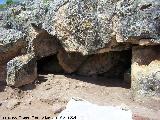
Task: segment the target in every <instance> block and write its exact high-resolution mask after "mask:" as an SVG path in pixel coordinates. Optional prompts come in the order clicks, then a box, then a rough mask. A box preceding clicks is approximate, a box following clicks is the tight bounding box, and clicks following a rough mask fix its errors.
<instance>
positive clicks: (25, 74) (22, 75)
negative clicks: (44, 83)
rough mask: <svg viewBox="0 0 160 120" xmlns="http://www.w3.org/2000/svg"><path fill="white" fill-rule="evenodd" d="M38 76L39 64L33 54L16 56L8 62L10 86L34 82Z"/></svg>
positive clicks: (8, 81)
mask: <svg viewBox="0 0 160 120" xmlns="http://www.w3.org/2000/svg"><path fill="white" fill-rule="evenodd" d="M36 78H37V64H36V59H35V57H34V55H33V54H26V55H22V56H19V57H15V58H14V59H12V60H10V61H9V62H8V63H7V79H6V82H7V84H8V85H9V86H15V87H19V86H22V85H25V84H29V83H32V82H33V81H34V80H35V79H36Z"/></svg>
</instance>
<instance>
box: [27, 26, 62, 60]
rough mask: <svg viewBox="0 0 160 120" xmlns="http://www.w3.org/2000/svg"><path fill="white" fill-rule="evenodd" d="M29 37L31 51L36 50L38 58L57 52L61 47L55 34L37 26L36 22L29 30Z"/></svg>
mask: <svg viewBox="0 0 160 120" xmlns="http://www.w3.org/2000/svg"><path fill="white" fill-rule="evenodd" d="M27 39H28V42H29V46H28V47H29V52H34V53H35V55H36V58H37V59H41V58H43V57H47V56H50V55H53V54H56V53H57V52H58V49H59V48H60V44H59V41H58V39H57V38H56V37H55V36H52V35H50V34H48V33H47V32H46V31H45V30H42V29H40V28H37V26H35V25H34V24H33V25H32V27H30V29H29V30H28V36H27Z"/></svg>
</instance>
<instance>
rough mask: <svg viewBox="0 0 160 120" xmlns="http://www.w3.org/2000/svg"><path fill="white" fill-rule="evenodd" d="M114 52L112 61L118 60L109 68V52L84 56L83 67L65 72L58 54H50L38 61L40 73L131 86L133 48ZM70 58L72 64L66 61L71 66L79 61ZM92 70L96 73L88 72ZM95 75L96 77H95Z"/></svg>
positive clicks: (100, 83) (111, 84)
mask: <svg viewBox="0 0 160 120" xmlns="http://www.w3.org/2000/svg"><path fill="white" fill-rule="evenodd" d="M112 53H113V54H114V57H115V58H114V60H112V58H111V61H116V63H115V64H114V66H112V67H111V68H110V69H109V70H108V69H106V68H107V67H108V66H109V64H110V62H109V63H107V62H104V61H105V59H106V61H107V60H108V59H107V56H106V54H107V53H102V54H95V55H91V56H84V57H86V59H85V60H84V61H83V63H85V64H81V66H80V67H81V68H82V69H79V70H77V71H75V72H72V73H67V72H65V70H64V68H63V67H62V66H61V65H60V64H59V61H58V58H57V54H55V55H50V56H47V57H44V58H41V59H40V60H38V61H37V68H38V74H39V75H47V74H58V75H65V76H67V77H71V78H75V79H78V80H82V81H85V82H90V83H93V84H99V85H106V86H108V83H109V85H110V86H119V87H126V88H130V86H131V59H132V50H131V49H130V50H124V51H114V52H113V51H112ZM104 56H106V57H104ZM116 56H119V57H116ZM65 57H66V56H65ZM73 57H74V56H73ZM75 57H78V56H75ZM96 58H98V59H96ZM67 60H68V59H67ZM70 60H71V61H72V62H71V63H70V62H69V63H70V64H67V63H66V64H67V65H69V66H71V65H75V63H77V61H76V60H75V59H74V58H72V57H71V58H70V59H69V61H70ZM101 60H102V62H101ZM104 63H105V64H104ZM97 69H98V70H97ZM94 70H95V71H96V70H97V71H98V72H101V70H102V71H103V72H101V73H97V72H95V71H94ZM105 70H107V71H105ZM90 71H94V72H95V73H94V74H92V75H90V74H89V73H88V72H90ZM95 76H96V78H94V77H95ZM97 78H98V79H97ZM101 79H102V80H101ZM123 83H125V85H124V86H123Z"/></svg>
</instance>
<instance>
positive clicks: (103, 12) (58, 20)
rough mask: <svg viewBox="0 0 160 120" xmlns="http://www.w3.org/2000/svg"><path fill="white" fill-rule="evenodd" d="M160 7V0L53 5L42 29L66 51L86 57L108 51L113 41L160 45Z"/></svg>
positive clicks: (72, 0) (69, 1) (97, 0)
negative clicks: (56, 37) (55, 36)
mask: <svg viewBox="0 0 160 120" xmlns="http://www.w3.org/2000/svg"><path fill="white" fill-rule="evenodd" d="M159 7H160V2H159V1H157V0H142V1H135V0H127V1H124V0H119V1H114V0H83V1H82V0H78V1H77V0H61V1H58V2H57V1H54V2H53V5H52V7H50V8H49V11H48V13H47V15H46V18H45V19H46V21H47V22H44V24H43V27H44V29H46V30H47V31H48V32H49V33H51V34H52V35H57V36H58V38H59V39H60V41H61V43H62V45H63V47H64V48H65V50H66V51H69V52H71V51H73V52H75V51H76V52H81V53H82V54H83V55H88V54H94V53H96V51H97V50H99V49H102V48H108V47H109V45H108V44H109V43H110V41H113V40H114V39H115V40H116V41H117V42H118V43H119V42H131V43H133V44H140V45H145V44H148V42H150V43H149V44H152V43H156V44H159V38H160V35H159V24H160V23H159V21H160V20H159V17H160V15H159V12H160V9H159ZM50 16H53V17H52V18H50ZM49 25H50V27H48V26H49ZM141 39H149V41H148V42H147V43H146V42H142V41H141ZM140 41H141V43H139V42H140Z"/></svg>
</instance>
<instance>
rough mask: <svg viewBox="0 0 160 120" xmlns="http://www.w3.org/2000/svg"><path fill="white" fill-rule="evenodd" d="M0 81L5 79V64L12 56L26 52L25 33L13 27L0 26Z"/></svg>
mask: <svg viewBox="0 0 160 120" xmlns="http://www.w3.org/2000/svg"><path fill="white" fill-rule="evenodd" d="M0 31H1V32H0V81H5V79H6V72H7V71H6V64H7V62H8V61H9V60H11V59H12V58H14V57H16V56H18V55H22V54H25V53H26V52H27V42H26V41H25V34H23V33H22V32H20V31H17V30H13V29H4V28H0Z"/></svg>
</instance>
